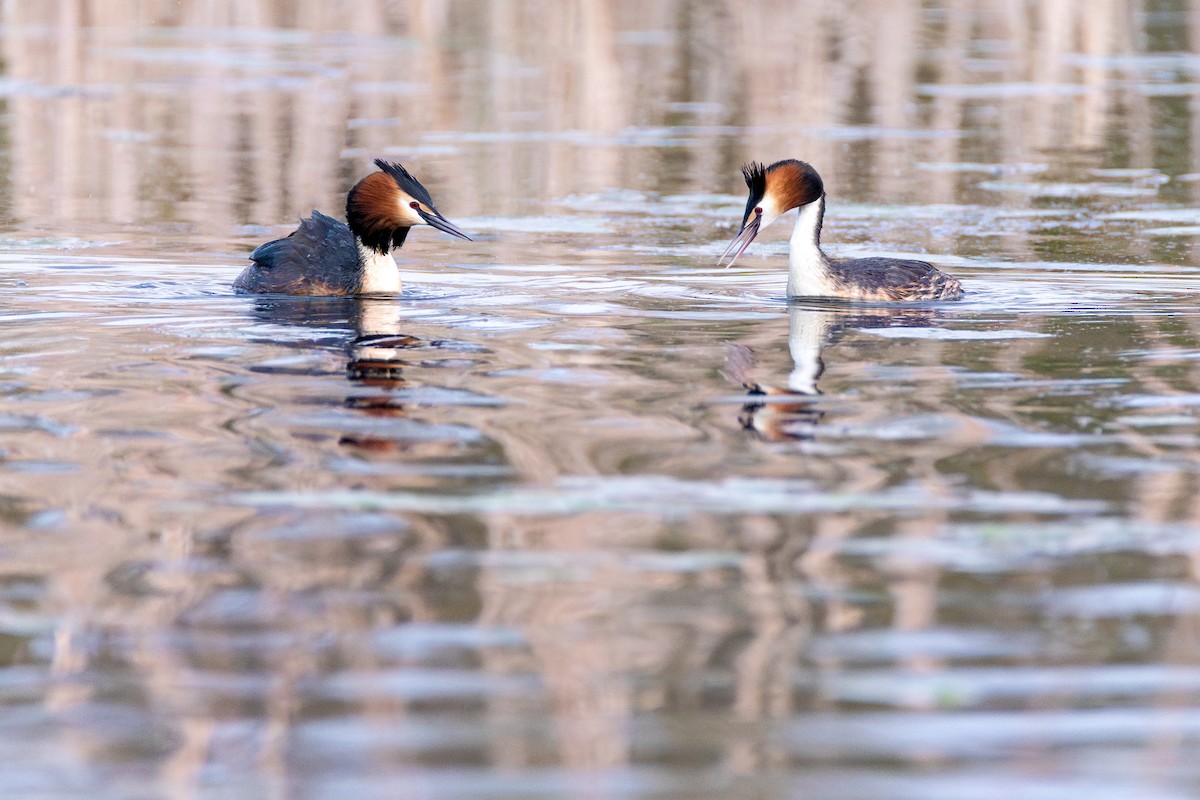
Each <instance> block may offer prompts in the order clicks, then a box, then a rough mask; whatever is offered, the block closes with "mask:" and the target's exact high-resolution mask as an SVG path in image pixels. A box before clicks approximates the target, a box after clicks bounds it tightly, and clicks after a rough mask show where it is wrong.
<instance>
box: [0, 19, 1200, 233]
mask: <svg viewBox="0 0 1200 800" xmlns="http://www.w3.org/2000/svg"><path fill="white" fill-rule="evenodd" d="M1160 6H1163V7H1162V8H1161V9H1160V10H1159V11H1157V12H1156V13H1155V14H1148V13H1145V12H1144V11H1143V9H1142V6H1141V4H1140V3H1136V2H1133V0H1100V1H1099V2H1092V1H1090V0H1089V1H1088V2H1084V0H1049V1H1048V2H1043V3H1039V4H1037V7H1036V9H1033V10H1032V11H1031V12H1030V13H1023V12H1021V11H1019V10H1018V9H1017V8H1016V7H1015V6H1014V5H1013V4H1012V3H1010V2H1007V0H968V1H966V2H964V1H962V0H955V1H954V2H945V3H933V4H930V3H926V2H919V1H918V0H902V1H901V2H891V0H888V1H886V2H885V1H883V0H860V1H859V2H853V3H846V4H842V5H840V6H838V7H837V8H831V7H829V6H828V5H827V4H823V3H817V2H800V3H796V2H782V0H765V1H764V2H756V3H734V2H719V1H717V0H713V1H711V2H703V3H696V2H685V1H684V0H673V1H672V2H664V3H653V4H647V3H637V2H629V1H628V0H619V1H618V2H597V1H596V0H569V1H568V2H559V0H541V1H540V2H539V1H537V0H535V1H534V2H524V3H515V4H495V3H489V2H483V0H463V1H460V2H449V0H411V2H394V1H391V0H389V1H388V2H383V0H367V1H365V2H361V3H355V4H354V6H353V9H352V11H350V12H348V10H347V9H345V8H343V7H341V6H338V5H336V4H326V3H308V2H297V1H296V0H291V1H285V0H250V2H242V1H241V0H238V1H237V2H234V0H187V1H186V2H165V1H164V2H157V3H156V2H126V1H124V0H103V1H101V0H79V1H78V2H67V3H57V4H52V3H6V4H5V5H4V7H3V15H4V16H3V26H2V30H0V37H2V38H0V48H2V52H3V63H4V80H5V87H6V88H5V95H6V99H5V103H6V108H5V111H4V113H3V115H2V117H0V125H2V126H3V127H2V128H0V131H2V133H0V135H2V136H3V141H4V142H5V143H6V146H5V148H3V149H4V158H5V160H4V162H3V163H2V164H0V167H3V168H2V169H0V181H2V182H3V185H2V186H0V188H3V189H4V191H3V192H0V196H3V197H4V198H5V200H4V201H3V202H4V210H5V213H6V217H7V220H8V224H9V226H10V227H15V228H18V229H29V230H31V231H37V230H43V231H44V230H46V229H48V228H49V227H50V220H53V225H54V228H55V229H57V230H60V231H78V232H88V233H89V235H92V236H95V235H98V232H99V231H102V230H111V229H112V226H113V225H114V224H115V225H131V226H134V228H135V229H139V228H150V229H154V230H158V231H161V232H169V231H171V230H173V228H172V227H171V226H172V225H174V224H182V225H184V226H185V230H186V231H187V235H188V236H189V237H190V240H191V241H193V242H195V241H203V242H205V244H204V245H203V248H204V249H205V250H206V251H207V250H212V249H214V248H215V249H216V250H218V251H223V250H225V249H227V248H229V247H230V246H231V245H230V239H231V237H234V236H236V235H237V234H238V233H239V231H240V230H241V228H240V226H244V225H281V224H283V223H285V222H288V221H291V220H294V219H295V218H297V217H298V216H299V215H301V214H304V213H307V211H308V209H310V208H312V207H314V206H317V207H322V208H327V209H333V210H336V209H338V208H339V207H340V205H341V201H342V197H343V195H342V193H343V192H344V190H345V187H346V186H347V185H349V183H350V182H352V181H353V179H354V178H355V177H356V176H357V175H358V174H359V173H360V172H361V171H362V169H363V166H364V165H365V164H367V163H369V159H370V158H371V157H374V156H381V155H383V156H390V157H395V158H400V159H408V160H419V161H420V166H421V174H422V175H428V176H429V182H430V183H431V185H433V186H434V191H435V194H437V195H438V197H445V198H447V199H446V203H445V204H446V205H447V207H450V208H453V209H454V210H455V213H456V214H460V215H463V214H485V215H495V214H512V213H523V212H526V211H528V210H529V209H531V208H533V209H540V208H542V207H543V206H542V204H544V203H545V201H547V200H555V199H559V198H563V197H566V196H568V195H577V194H585V193H589V192H596V191H601V190H608V189H613V188H633V189H645V190H653V191H658V192H662V193H668V194H669V193H682V192H712V191H729V190H734V191H736V181H737V173H736V170H737V167H738V166H739V165H740V164H741V163H742V162H744V161H746V160H748V159H750V158H758V159H768V160H769V159H772V158H776V157H785V156H792V157H794V156H800V157H803V158H805V159H806V160H809V161H812V162H814V163H817V164H820V165H821V171H822V174H823V175H825V176H826V179H827V181H828V182H829V183H830V185H833V186H837V187H838V194H839V197H843V198H845V199H846V200H863V199H866V198H870V199H872V200H877V201H881V202H897V201H920V202H926V203H945V202H966V201H980V200H988V199H991V201H993V202H994V200H995V199H996V195H995V194H994V193H983V194H981V193H980V190H979V189H978V188H976V184H977V183H978V181H977V180H974V179H972V178H973V176H971V175H970V174H969V173H968V174H964V173H963V172H962V171H961V170H921V169H918V168H917V165H918V164H921V163H926V162H929V163H933V164H935V165H936V164H963V163H980V162H982V163H984V164H990V165H1016V164H1021V163H1023V162H1030V161H1034V162H1038V161H1043V160H1046V159H1052V160H1053V161H1054V162H1055V163H1056V165H1057V166H1056V168H1055V170H1056V171H1059V170H1062V169H1068V170H1078V169H1080V168H1084V169H1086V168H1095V167H1122V168H1151V167H1152V168H1157V169H1160V170H1163V171H1164V172H1166V173H1167V174H1180V173H1184V172H1192V171H1196V170H1197V169H1200V165H1198V163H1197V161H1196V159H1197V156H1196V152H1200V150H1198V149H1197V148H1191V147H1187V146H1179V145H1180V144H1181V142H1183V143H1184V144H1186V142H1185V141H1184V140H1186V139H1190V137H1191V135H1192V129H1193V128H1194V125H1195V122H1194V120H1196V119H1197V118H1198V115H1196V114H1195V113H1194V111H1195V108H1194V106H1195V103H1196V93H1195V91H1194V90H1193V89H1191V88H1188V86H1189V85H1188V84H1183V85H1181V87H1180V89H1179V91H1173V92H1170V93H1165V94H1164V93H1160V92H1154V93H1149V92H1147V91H1145V90H1144V86H1143V84H1142V81H1143V80H1145V79H1146V78H1147V77H1148V75H1147V73H1148V71H1149V70H1151V69H1159V67H1158V66H1155V65H1159V64H1163V63H1164V62H1161V61H1153V60H1148V59H1146V58H1145V57H1146V56H1148V55H1150V54H1152V53H1153V52H1155V51H1156V50H1160V49H1168V48H1169V47H1171V46H1173V45H1175V44H1177V42H1176V41H1175V40H1174V39H1173V38H1172V33H1173V32H1174V31H1176V30H1179V29H1182V30H1184V31H1186V30H1190V29H1191V28H1192V27H1194V26H1195V25H1196V24H1197V21H1196V16H1197V15H1196V13H1194V11H1193V9H1192V8H1191V7H1190V6H1187V5H1184V4H1182V3H1180V4H1178V6H1177V7H1176V5H1175V4H1171V3H1168V4H1165V5H1163V4H1160ZM1177 20H1178V21H1179V22H1181V23H1182V25H1177V24H1176V21H1177ZM880 30H887V31H888V32H889V34H888V35H887V36H884V37H880V36H878V35H877V33H878V31H880ZM546 32H552V33H549V34H547V33H546ZM1165 68H1166V69H1168V70H1177V71H1178V73H1179V75H1180V78H1181V79H1183V76H1184V75H1185V73H1186V69H1185V66H1184V65H1183V64H1182V63H1176V62H1172V61H1167V62H1165ZM1164 120H1167V121H1170V122H1171V125H1162V124H1158V123H1160V122H1162V121H1164ZM1176 123H1178V124H1181V125H1183V130H1180V129H1178V128H1177V127H1176ZM1179 137H1184V139H1183V140H1181V139H1180V138H1179ZM974 177H977V176H974ZM1195 188H1196V184H1195V183H1188V184H1179V185H1177V186H1175V187H1173V188H1172V191H1175V192H1181V193H1183V194H1184V195H1186V196H1187V197H1189V198H1191V197H1194V192H1195ZM1004 199H1005V201H1006V202H1009V203H1021V202H1032V200H1033V198H1031V197H1022V196H1021V195H1019V194H1018V195H1016V196H1005V197H1004ZM255 233H256V234H257V233H258V231H255Z"/></svg>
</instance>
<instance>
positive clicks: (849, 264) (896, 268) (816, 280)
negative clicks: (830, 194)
mask: <svg viewBox="0 0 1200 800" xmlns="http://www.w3.org/2000/svg"><path fill="white" fill-rule="evenodd" d="M742 175H743V176H744V177H745V178H746V186H747V187H748V188H749V189H750V197H749V199H748V200H747V201H746V213H745V215H744V216H743V217H742V229H741V230H740V231H739V232H738V235H737V236H736V237H735V238H734V240H733V241H732V242H730V243H729V247H727V248H725V252H724V253H722V254H721V258H720V259H718V261H717V263H718V264H720V263H721V262H722V261H724V260H725V258H726V257H727V256H728V255H729V254H730V253H733V258H732V259H730V261H729V264H727V265H726V266H732V265H733V262H734V261H737V259H738V257H739V256H740V255H741V254H742V253H744V252H746V248H747V247H749V246H750V243H751V242H753V241H754V237H755V236H757V235H758V232H759V231H760V230H762V229H763V228H765V227H767V226H768V225H770V224H771V223H772V222H774V221H775V220H777V219H779V218H780V217H781V216H783V215H784V214H785V213H787V212H788V211H791V210H792V209H793V208H799V209H800V214H799V218H798V219H797V220H796V227H795V229H794V230H793V231H792V241H791V253H790V255H789V257H788V283H787V294H788V297H836V298H841V299H844V300H884V301H894V300H957V299H959V298H960V297H962V295H963V288H962V284H961V283H959V282H958V279H957V278H955V277H954V276H953V275H948V274H946V273H945V272H942V271H941V270H940V269H938V268H937V267H935V266H933V265H932V264H928V263H926V262H924V261H916V260H912V259H901V258H853V259H849V260H846V261H837V260H834V259H832V258H830V257H829V256H827V255H825V252H824V251H823V250H821V221H822V220H823V218H824V216H825V185H824V184H823V183H822V181H821V176H820V175H818V174H817V171H816V170H815V169H813V168H812V167H811V166H810V165H808V164H806V163H804V162H803V161H796V160H795V159H788V160H785V161H777V162H775V163H774V164H772V165H771V166H769V167H764V166H763V165H762V164H758V163H753V162H752V163H750V164H747V165H746V166H745V167H743V168H742Z"/></svg>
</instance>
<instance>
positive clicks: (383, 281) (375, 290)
mask: <svg viewBox="0 0 1200 800" xmlns="http://www.w3.org/2000/svg"><path fill="white" fill-rule="evenodd" d="M354 241H355V244H357V245H358V263H359V264H360V265H361V266H362V284H361V285H360V286H359V289H358V291H359V293H360V294H398V293H399V292H400V270H399V269H398V268H397V267H396V259H394V258H392V254H391V253H381V252H379V251H378V250H373V249H371V248H370V247H367V246H366V245H365V244H363V243H362V242H361V241H360V240H359V239H358V238H357V237H355V240H354Z"/></svg>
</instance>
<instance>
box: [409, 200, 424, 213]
mask: <svg viewBox="0 0 1200 800" xmlns="http://www.w3.org/2000/svg"><path fill="white" fill-rule="evenodd" d="M408 207H409V208H415V209H417V210H418V211H420V210H421V204H420V203H418V202H417V201H416V200H413V201H412V202H411V203H409V204H408Z"/></svg>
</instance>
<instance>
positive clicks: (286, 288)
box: [233, 159, 471, 295]
mask: <svg viewBox="0 0 1200 800" xmlns="http://www.w3.org/2000/svg"><path fill="white" fill-rule="evenodd" d="M375 165H376V166H377V167H379V170H380V171H379V172H373V173H371V174H370V175H368V176H367V177H365V178H363V179H362V180H361V181H359V182H358V183H356V184H355V185H354V188H352V189H351V190H350V192H349V194H347V195H346V222H339V221H337V220H336V219H334V218H333V217H329V216H326V215H325V214H322V213H321V212H319V211H316V210H315V209H314V210H313V212H312V216H311V217H309V218H308V219H303V220H301V221H300V227H299V228H297V229H296V230H295V231H293V232H292V233H291V234H290V235H289V236H287V237H285V238H283V239H276V240H274V241H271V242H267V243H266V244H262V245H259V246H258V247H257V248H256V249H255V250H254V252H253V253H251V254H250V260H251V261H253V262H254V263H253V264H251V265H250V266H249V267H246V269H245V270H244V271H243V272H242V274H241V275H239V276H238V278H237V280H235V281H234V282H233V287H234V288H235V289H237V290H238V291H239V292H249V293H252V294H298V295H356V294H396V293H398V292H399V291H400V272H399V270H398V269H397V268H396V260H395V258H394V257H393V255H392V250H398V249H399V248H400V246H401V245H403V244H404V240H405V238H406V237H407V236H408V229H409V228H411V227H413V226H414V225H429V226H432V227H434V228H437V229H438V230H440V231H444V232H445V233H448V234H450V235H452V236H457V237H459V238H460V239H467V240H470V238H471V237H469V236H467V235H466V234H465V233H463V232H462V231H460V230H459V229H458V228H456V227H454V225H452V224H450V222H449V221H448V220H447V219H446V218H445V217H443V216H442V215H441V213H440V212H439V211H438V210H437V209H436V208H434V206H433V200H432V199H431V198H430V197H429V192H427V191H426V190H425V187H424V186H422V185H421V183H420V181H418V180H417V179H416V178H414V177H413V176H412V175H410V174H409V172H408V170H406V169H405V168H404V167H402V166H400V165H399V164H393V163H390V162H387V161H383V160H382V159H376V160H375ZM347 223H349V224H347Z"/></svg>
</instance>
